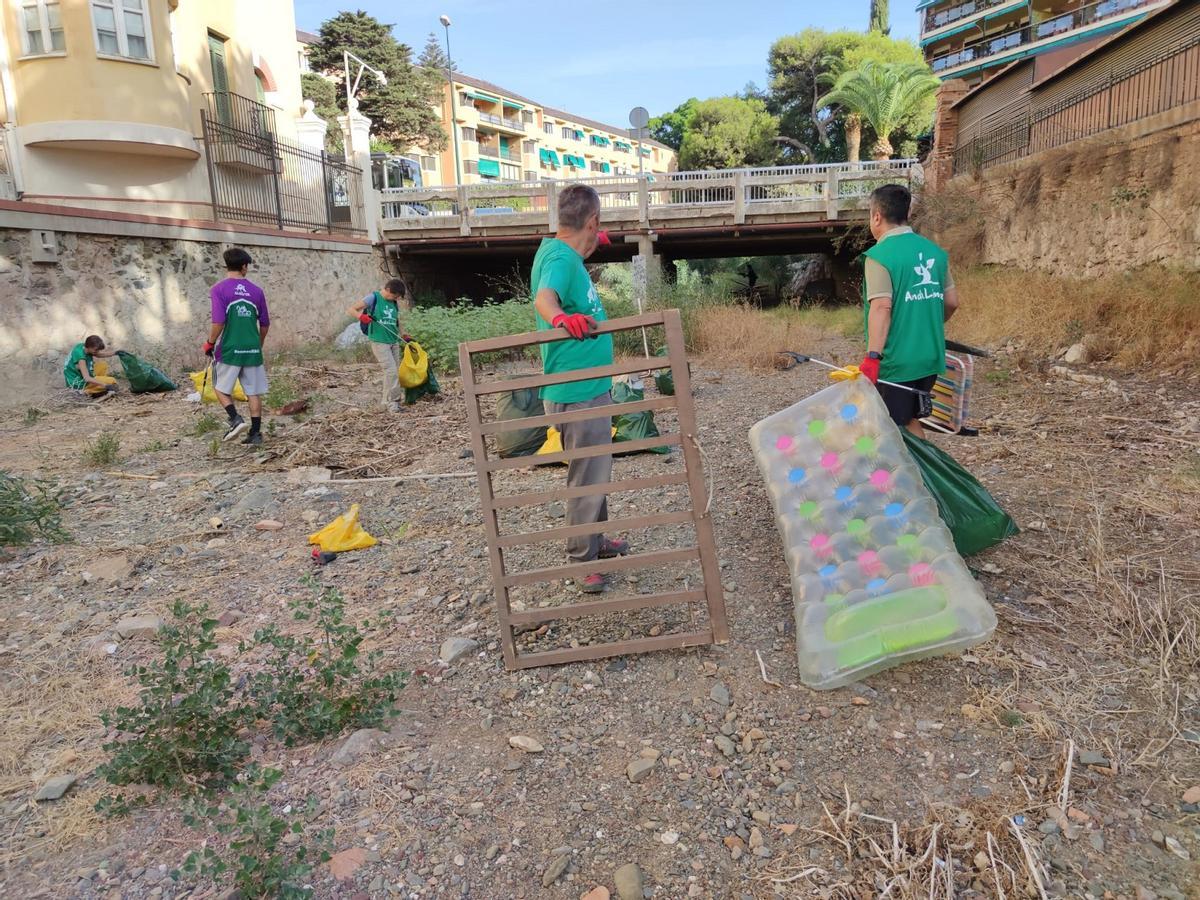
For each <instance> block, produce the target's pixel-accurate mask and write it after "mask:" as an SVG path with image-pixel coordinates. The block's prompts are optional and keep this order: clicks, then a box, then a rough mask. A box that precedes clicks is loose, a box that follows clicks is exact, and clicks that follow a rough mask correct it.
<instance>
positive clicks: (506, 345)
mask: <svg viewBox="0 0 1200 900" xmlns="http://www.w3.org/2000/svg"><path fill="white" fill-rule="evenodd" d="M662 323H663V314H662V312H648V313H641V314H640V315H636V316H626V317H624V318H622V319H608V320H606V321H604V322H597V323H596V324H597V326H598V327H597V328H596V334H613V333H614V332H617V331H629V330H631V329H633V328H650V327H652V326H654V325H661V324H662ZM561 340H574V338H572V337H571V336H570V335H569V334H567V330H566V329H565V328H553V329H550V330H549V331H527V332H525V333H524V334H512V335H508V336H507V337H495V338H481V339H480V340H478V341H468V342H467V343H465V344H459V347H460V348H461V347H465V348H466V350H467V353H489V352H491V351H494V350H514V349H516V348H518V347H529V346H532V345H534V344H550V343H553V342H554V341H561Z"/></svg>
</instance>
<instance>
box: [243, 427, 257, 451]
mask: <svg viewBox="0 0 1200 900" xmlns="http://www.w3.org/2000/svg"><path fill="white" fill-rule="evenodd" d="M242 443H243V444H249V445H250V446H251V447H261V446H262V432H261V431H252V432H250V433H249V434H248V435H246V439H245V440H244V441H242Z"/></svg>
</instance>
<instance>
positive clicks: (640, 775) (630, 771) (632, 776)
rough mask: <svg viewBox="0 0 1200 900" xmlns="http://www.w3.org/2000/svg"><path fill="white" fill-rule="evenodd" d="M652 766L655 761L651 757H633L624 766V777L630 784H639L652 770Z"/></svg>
mask: <svg viewBox="0 0 1200 900" xmlns="http://www.w3.org/2000/svg"><path fill="white" fill-rule="evenodd" d="M654 766H655V761H654V760H653V759H641V758H639V759H635V760H633V761H632V762H630V763H629V765H628V766H626V767H625V777H626V778H628V779H629V781H630V782H631V783H632V784H641V783H642V782H643V781H645V780H646V779H647V778H648V777H649V776H650V773H651V772H653V771H654Z"/></svg>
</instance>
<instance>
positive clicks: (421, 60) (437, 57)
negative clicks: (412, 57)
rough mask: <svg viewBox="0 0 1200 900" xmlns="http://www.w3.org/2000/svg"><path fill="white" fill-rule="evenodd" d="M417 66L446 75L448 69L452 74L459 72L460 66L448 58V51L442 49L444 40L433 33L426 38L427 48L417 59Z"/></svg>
mask: <svg viewBox="0 0 1200 900" xmlns="http://www.w3.org/2000/svg"><path fill="white" fill-rule="evenodd" d="M417 65H419V66H421V67H422V68H424V69H431V70H432V71H434V72H439V73H444V72H445V71H446V69H449V70H450V71H451V72H454V71H457V70H458V66H456V65H454V63H453V61H451V60H450V58H449V57H447V56H446V51H445V50H443V49H442V39H441V38H439V37H438V36H437V34H435V33H434V32H432V31H431V32H429V37H427V38H425V48H424V49H423V50H422V51H421V55H420V56H419V57H417Z"/></svg>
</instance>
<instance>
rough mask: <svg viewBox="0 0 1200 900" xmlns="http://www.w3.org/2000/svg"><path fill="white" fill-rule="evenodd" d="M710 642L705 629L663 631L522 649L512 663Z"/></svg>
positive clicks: (586, 657)
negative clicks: (606, 641) (631, 637)
mask: <svg viewBox="0 0 1200 900" xmlns="http://www.w3.org/2000/svg"><path fill="white" fill-rule="evenodd" d="M712 642H713V635H712V632H711V631H709V630H705V631H689V632H685V633H682V634H664V635H662V636H661V637H654V638H635V639H634V640H631V641H614V642H613V643H611V644H590V645H589V646H587V647H572V648H570V649H567V650H547V651H544V652H542V653H522V654H520V655H519V656H517V660H516V662H515V663H514V664H513V666H512V667H513V668H517V669H529V668H532V667H534V666H555V665H559V664H560V663H568V662H581V661H583V660H589V659H604V658H605V657H608V656H624V655H625V654H626V653H649V652H651V651H653V650H679V649H682V648H684V647H701V646H704V645H705V644H711V643H712Z"/></svg>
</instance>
